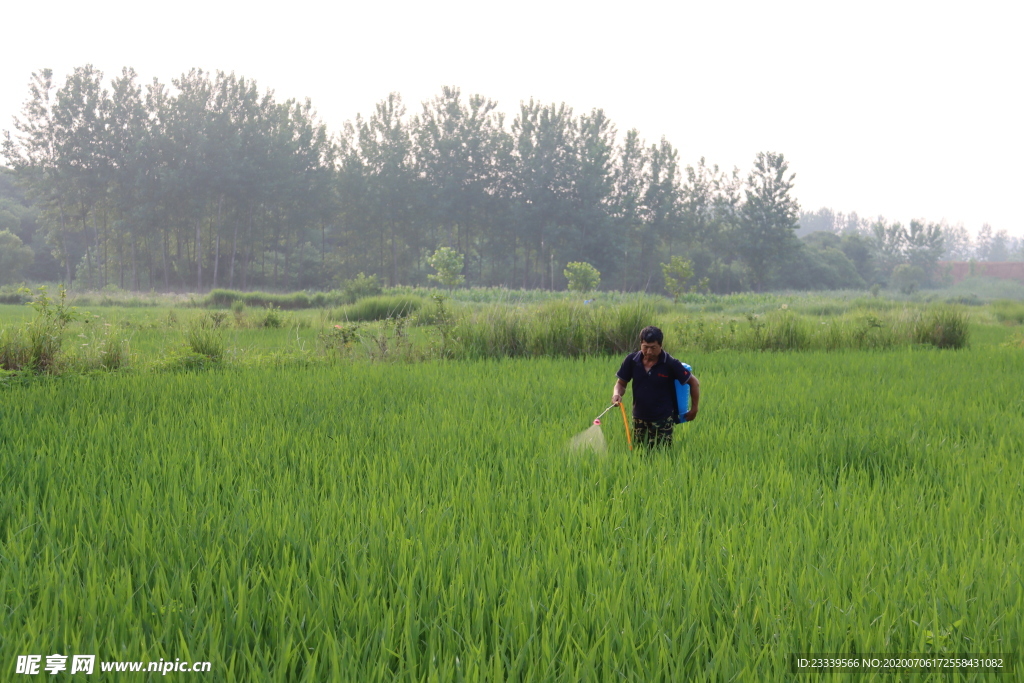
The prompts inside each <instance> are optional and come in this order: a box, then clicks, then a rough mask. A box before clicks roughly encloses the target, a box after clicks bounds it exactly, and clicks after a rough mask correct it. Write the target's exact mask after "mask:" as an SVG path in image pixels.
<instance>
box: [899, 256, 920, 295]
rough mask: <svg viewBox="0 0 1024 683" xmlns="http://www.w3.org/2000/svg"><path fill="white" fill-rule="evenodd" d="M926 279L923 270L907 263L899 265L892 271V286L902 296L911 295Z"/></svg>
mask: <svg viewBox="0 0 1024 683" xmlns="http://www.w3.org/2000/svg"><path fill="white" fill-rule="evenodd" d="M926 279H927V275H926V274H925V272H924V269H923V268H921V267H920V266H912V265H910V264H907V263H903V264H900V265H898V266H896V268H895V269H894V270H893V271H892V286H893V287H894V288H895V289H898V290H899V291H901V292H903V293H904V294H913V293H914V292H916V291H917V290H918V289H920V288H921V287H922V286H923V285H924V283H925V280H926Z"/></svg>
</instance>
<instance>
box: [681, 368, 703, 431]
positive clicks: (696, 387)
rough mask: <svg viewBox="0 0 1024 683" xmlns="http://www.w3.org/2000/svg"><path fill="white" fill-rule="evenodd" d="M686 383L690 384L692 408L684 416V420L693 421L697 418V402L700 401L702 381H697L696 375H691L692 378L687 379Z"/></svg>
mask: <svg viewBox="0 0 1024 683" xmlns="http://www.w3.org/2000/svg"><path fill="white" fill-rule="evenodd" d="M686 383H687V384H689V385H690V410H689V411H687V413H686V415H685V416H684V417H685V418H686V419H685V420H684V422H692V421H693V420H695V419H696V418H697V404H699V403H700V382H698V381H697V377H696V376H694V375H690V379H688V380H686Z"/></svg>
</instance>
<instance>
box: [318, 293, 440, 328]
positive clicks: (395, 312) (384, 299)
mask: <svg viewBox="0 0 1024 683" xmlns="http://www.w3.org/2000/svg"><path fill="white" fill-rule="evenodd" d="M422 307H423V300H422V299H420V298H419V297H416V296H408V295H395V296H387V295H384V296H370V297H366V298H365V299H360V300H359V301H357V302H356V303H354V304H349V305H347V306H340V307H338V308H336V309H334V310H332V311H331V313H330V316H329V319H330V320H332V321H338V322H359V321H367V320H386V319H388V318H402V317H405V316H409V315H413V314H414V313H416V312H417V311H419V310H420V308H422Z"/></svg>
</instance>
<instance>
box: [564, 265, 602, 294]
mask: <svg viewBox="0 0 1024 683" xmlns="http://www.w3.org/2000/svg"><path fill="white" fill-rule="evenodd" d="M563 274H564V275H565V279H566V280H568V281H569V291H570V292H580V293H585V292H592V291H594V290H595V289H597V288H598V286H599V285H600V284H601V273H600V272H598V270H597V268H595V267H594V266H592V265H591V264H589V263H586V262H584V261H570V262H569V263H567V264H565V270H564V271H563Z"/></svg>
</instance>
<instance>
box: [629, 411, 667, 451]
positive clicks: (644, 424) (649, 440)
mask: <svg viewBox="0 0 1024 683" xmlns="http://www.w3.org/2000/svg"><path fill="white" fill-rule="evenodd" d="M675 424H676V421H675V420H674V419H673V418H671V417H666V418H665V419H664V420H641V419H640V418H638V417H634V418H633V441H634V442H635V443H636V445H637V446H639V447H641V448H655V447H659V446H671V445H672V428H673V427H675Z"/></svg>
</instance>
